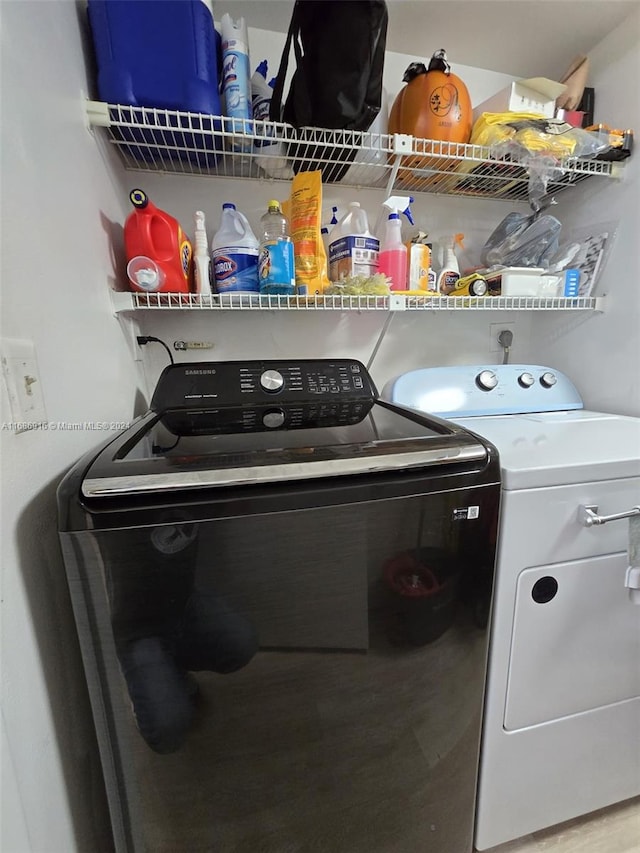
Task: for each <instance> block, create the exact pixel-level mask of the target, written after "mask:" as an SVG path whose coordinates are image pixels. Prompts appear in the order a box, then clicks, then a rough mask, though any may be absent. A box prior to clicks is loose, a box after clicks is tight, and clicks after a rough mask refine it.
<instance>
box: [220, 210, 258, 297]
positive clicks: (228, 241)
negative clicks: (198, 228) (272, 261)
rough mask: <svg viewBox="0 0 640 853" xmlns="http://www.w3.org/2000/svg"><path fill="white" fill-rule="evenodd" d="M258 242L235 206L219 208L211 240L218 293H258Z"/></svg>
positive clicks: (244, 217)
mask: <svg viewBox="0 0 640 853" xmlns="http://www.w3.org/2000/svg"><path fill="white" fill-rule="evenodd" d="M258 249H259V243H258V240H257V238H256V236H255V234H254V233H253V231H252V230H251V226H250V225H249V221H248V220H247V217H246V216H245V215H244V214H242V213H240V211H239V210H236V206H235V204H231V203H230V202H226V203H225V204H223V205H222V219H221V221H220V228H218V230H217V231H216V233H215V234H214V235H213V239H212V240H211V262H212V264H213V278H214V282H215V287H216V291H217V292H218V293H258V291H259V289H260V288H259V286H258Z"/></svg>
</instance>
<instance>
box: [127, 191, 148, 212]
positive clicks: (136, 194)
mask: <svg viewBox="0 0 640 853" xmlns="http://www.w3.org/2000/svg"><path fill="white" fill-rule="evenodd" d="M129 198H130V199H131V204H132V205H133V206H134V207H137V208H138V209H139V210H142V209H143V208H145V207H146V206H147V205H148V204H149V198H148V196H147V194H146V192H145V191H144V190H138V189H136V190H131V192H130V193H129Z"/></svg>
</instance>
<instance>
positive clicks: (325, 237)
mask: <svg viewBox="0 0 640 853" xmlns="http://www.w3.org/2000/svg"><path fill="white" fill-rule="evenodd" d="M337 212H338V208H337V207H336V206H335V205H334V206H333V207H332V208H331V219H330V221H329V223H328V224H326V225H322V227H321V228H320V235H321V237H322V242H323V243H324V251H325V253H326V255H327V261H328V260H329V234H330V233H331V229H332V228H333V226H334V225H337V224H338V217H337V216H336V213H337Z"/></svg>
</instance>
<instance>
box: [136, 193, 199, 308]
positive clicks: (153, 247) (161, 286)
mask: <svg viewBox="0 0 640 853" xmlns="http://www.w3.org/2000/svg"><path fill="white" fill-rule="evenodd" d="M129 198H130V199H131V203H132V204H133V207H134V210H133V212H132V213H131V214H129V216H128V217H127V221H126V222H125V225H124V246H125V252H126V255H127V264H128V266H127V272H128V276H129V284H130V287H131V289H132V290H138V291H143V292H151V291H152V292H154V293H189V291H190V290H192V286H191V281H192V256H193V250H192V248H191V243H190V241H189V238H188V237H187V236H186V234H185V233H184V231H183V230H182V228H181V227H180V223H179V222H178V220H177V219H174V217H173V216H170V214H168V213H166V212H165V211H164V210H160V209H159V208H157V207H156V206H155V204H153V202H152V201H150V200H149V197H148V196H147V194H146V193H145V192H144V191H143V190H139V189H135V190H131V192H130V193H129ZM134 259H135V260H134Z"/></svg>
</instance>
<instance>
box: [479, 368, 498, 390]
mask: <svg viewBox="0 0 640 853" xmlns="http://www.w3.org/2000/svg"><path fill="white" fill-rule="evenodd" d="M497 384H498V377H497V376H496V375H495V373H494V372H493V370H482V371H481V372H480V373H479V374H478V375H477V376H476V385H477V386H478V388H482V390H483V391H492V390H493V389H494V388H495V387H496V385H497Z"/></svg>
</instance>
